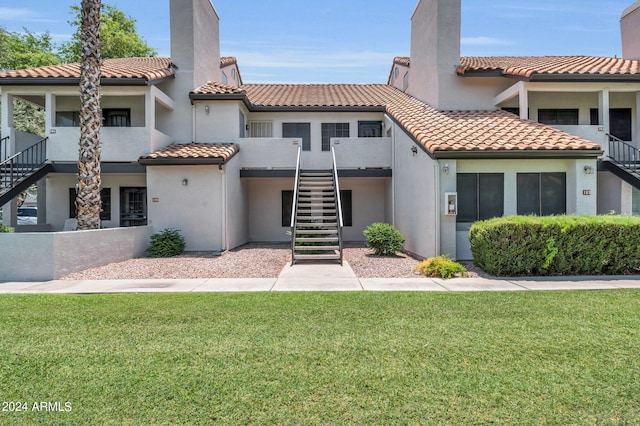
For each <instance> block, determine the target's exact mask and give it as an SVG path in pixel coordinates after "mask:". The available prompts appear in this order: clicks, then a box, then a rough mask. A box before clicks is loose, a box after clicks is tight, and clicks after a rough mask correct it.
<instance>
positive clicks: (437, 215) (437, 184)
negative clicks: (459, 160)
mask: <svg viewBox="0 0 640 426" xmlns="http://www.w3.org/2000/svg"><path fill="white" fill-rule="evenodd" d="M434 161H435V168H434V170H433V177H434V182H435V187H436V188H435V189H436V197H435V198H436V202H435V203H434V206H435V209H436V211H435V218H436V256H439V255H440V219H441V218H440V213H441V212H442V210H440V207H441V206H442V204H441V201H442V195H443V194H442V191H441V190H440V163H439V162H438V160H434Z"/></svg>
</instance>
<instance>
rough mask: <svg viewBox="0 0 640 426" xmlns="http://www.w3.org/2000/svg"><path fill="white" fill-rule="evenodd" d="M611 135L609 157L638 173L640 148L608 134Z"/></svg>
mask: <svg viewBox="0 0 640 426" xmlns="http://www.w3.org/2000/svg"><path fill="white" fill-rule="evenodd" d="M607 136H608V137H609V155H608V156H609V159H610V160H611V162H612V163H615V164H617V165H618V166H620V167H621V168H623V169H625V170H627V171H629V172H632V173H638V172H639V171H640V150H639V149H638V148H636V147H635V146H633V145H631V144H629V143H628V142H625V141H623V140H622V139H620V138H617V137H615V136H613V135H610V134H607Z"/></svg>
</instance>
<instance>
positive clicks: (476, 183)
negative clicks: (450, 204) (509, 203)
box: [456, 173, 504, 222]
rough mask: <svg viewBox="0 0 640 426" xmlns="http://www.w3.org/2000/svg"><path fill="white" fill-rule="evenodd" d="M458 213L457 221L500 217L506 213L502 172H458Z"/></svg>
mask: <svg viewBox="0 0 640 426" xmlns="http://www.w3.org/2000/svg"><path fill="white" fill-rule="evenodd" d="M456 177H457V184H456V187H457V191H458V215H457V216H456V222H475V221H477V220H485V219H491V218H492V217H500V216H502V215H503V214H504V175H503V174H502V173H458V175H457V176H456Z"/></svg>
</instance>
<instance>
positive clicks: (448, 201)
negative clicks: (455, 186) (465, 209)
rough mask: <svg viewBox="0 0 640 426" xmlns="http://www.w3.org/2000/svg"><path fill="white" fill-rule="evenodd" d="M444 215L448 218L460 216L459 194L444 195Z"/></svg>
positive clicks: (448, 193) (449, 193)
mask: <svg viewBox="0 0 640 426" xmlns="http://www.w3.org/2000/svg"><path fill="white" fill-rule="evenodd" d="M444 214H445V215H448V216H455V215H457V214H458V193H457V192H445V193H444Z"/></svg>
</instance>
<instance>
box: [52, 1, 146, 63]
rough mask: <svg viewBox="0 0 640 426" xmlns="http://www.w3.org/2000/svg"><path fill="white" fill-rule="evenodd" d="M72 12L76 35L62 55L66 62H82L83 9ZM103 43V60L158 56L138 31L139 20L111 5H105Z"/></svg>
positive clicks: (72, 22) (102, 25)
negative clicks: (81, 25) (81, 22)
mask: <svg viewBox="0 0 640 426" xmlns="http://www.w3.org/2000/svg"><path fill="white" fill-rule="evenodd" d="M71 9H72V13H74V14H75V17H74V19H73V20H71V21H69V24H71V25H72V26H73V27H75V28H76V32H75V33H74V35H73V36H72V37H71V40H70V41H69V42H67V43H65V44H63V45H62V47H61V49H60V55H61V56H62V58H63V59H64V60H65V62H78V61H79V60H80V46H81V42H80V39H81V32H80V7H79V6H77V5H74V6H71ZM100 41H101V43H102V46H101V51H102V58H103V59H108V58H130V57H144V56H156V55H157V54H158V53H157V51H156V50H155V49H154V48H152V47H150V46H149V45H148V44H147V43H146V42H145V41H144V40H143V39H142V38H141V37H140V35H139V34H138V32H137V31H136V20H135V19H133V18H132V17H130V16H127V15H125V13H124V12H122V11H121V10H119V9H118V8H116V7H114V6H111V5H109V4H104V5H103V11H102V21H101V25H100Z"/></svg>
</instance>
